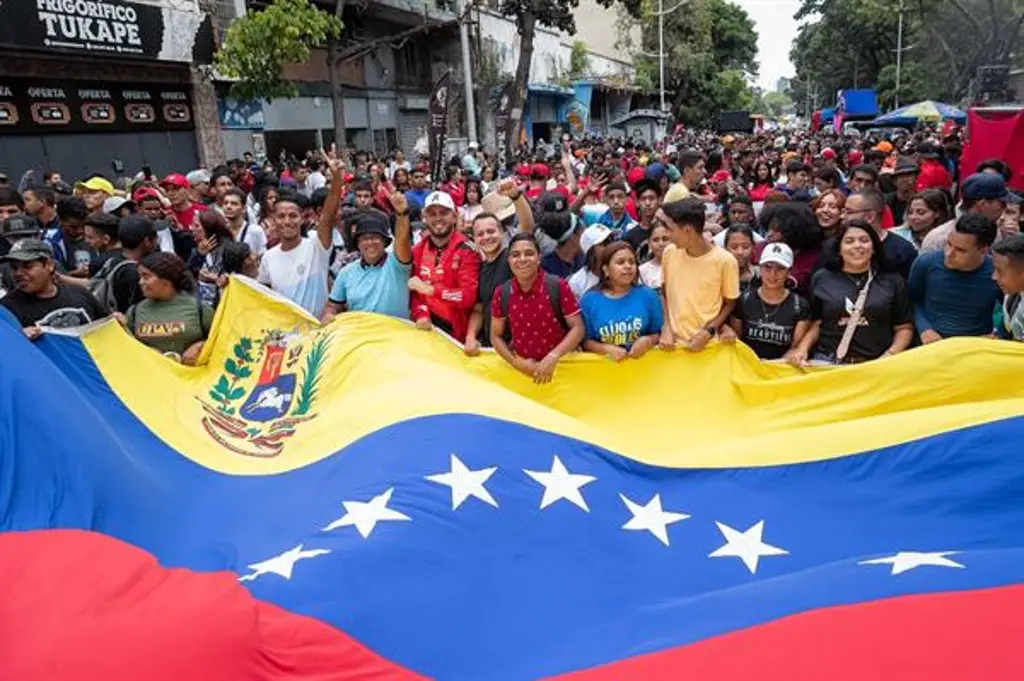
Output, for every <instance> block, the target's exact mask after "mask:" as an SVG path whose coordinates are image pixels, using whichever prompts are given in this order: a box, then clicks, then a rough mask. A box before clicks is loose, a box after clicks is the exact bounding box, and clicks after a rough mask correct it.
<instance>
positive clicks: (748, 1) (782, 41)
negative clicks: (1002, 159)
mask: <svg viewBox="0 0 1024 681" xmlns="http://www.w3.org/2000/svg"><path fill="white" fill-rule="evenodd" d="M732 1H733V2H734V3H735V4H737V5H739V6H740V7H742V8H743V9H745V10H747V14H749V15H750V18H751V19H753V20H754V23H755V24H756V28H757V36H758V37H757V48H758V55H757V61H758V63H759V64H760V65H761V69H760V77H759V78H758V83H759V84H760V85H761V87H762V88H764V89H765V90H772V89H774V88H775V81H776V80H778V79H779V77H780V76H785V77H787V78H791V77H792V76H793V65H792V64H790V63H789V47H790V45H791V44H792V42H793V38H795V37H796V29H797V22H796V21H794V20H793V15H794V14H796V10H797V8H798V7H800V0H732Z"/></svg>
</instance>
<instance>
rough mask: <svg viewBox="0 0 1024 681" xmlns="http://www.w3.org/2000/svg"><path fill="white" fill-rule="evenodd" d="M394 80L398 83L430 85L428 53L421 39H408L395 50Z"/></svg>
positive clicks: (425, 44) (419, 85)
mask: <svg viewBox="0 0 1024 681" xmlns="http://www.w3.org/2000/svg"><path fill="white" fill-rule="evenodd" d="M395 80H396V81H397V82H398V84H399V85H408V86H413V87H428V88H429V87H430V53H429V51H428V49H427V43H426V42H425V41H423V40H409V41H408V42H406V43H405V44H404V45H402V47H401V49H399V50H396V51H395Z"/></svg>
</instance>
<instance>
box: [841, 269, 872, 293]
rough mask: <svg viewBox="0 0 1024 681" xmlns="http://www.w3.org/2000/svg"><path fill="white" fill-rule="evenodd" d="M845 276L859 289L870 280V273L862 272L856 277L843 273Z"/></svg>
mask: <svg viewBox="0 0 1024 681" xmlns="http://www.w3.org/2000/svg"><path fill="white" fill-rule="evenodd" d="M843 274H845V275H846V276H847V278H848V279H849V280H850V281H852V282H853V285H854V286H856V287H857V288H858V289H859V288H860V287H861V286H863V285H864V282H865V281H867V280H868V274H869V272H861V273H859V274H856V275H853V274H850V273H849V272H843Z"/></svg>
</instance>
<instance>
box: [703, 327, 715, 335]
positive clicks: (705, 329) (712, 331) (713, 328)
mask: <svg viewBox="0 0 1024 681" xmlns="http://www.w3.org/2000/svg"><path fill="white" fill-rule="evenodd" d="M703 330H704V331H707V333H708V335H709V336H711V337H712V338H714V337H715V327H713V326H705V327H704V329H703Z"/></svg>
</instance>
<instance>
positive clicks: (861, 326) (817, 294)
mask: <svg viewBox="0 0 1024 681" xmlns="http://www.w3.org/2000/svg"><path fill="white" fill-rule="evenodd" d="M883 272H884V267H883V263H882V242H881V240H880V239H879V238H878V234H877V233H876V232H875V230H874V229H873V228H872V227H871V225H869V224H868V223H866V222H864V221H862V220H854V221H852V222H849V223H847V224H845V225H843V226H842V227H841V228H840V229H839V232H838V233H837V234H836V239H835V244H834V246H833V251H832V253H830V254H829V258H828V260H827V261H826V266H825V269H823V270H819V271H818V272H816V273H815V274H814V276H813V277H812V278H811V300H810V307H811V319H812V320H813V324H812V326H811V329H810V331H808V333H807V335H806V336H804V338H803V340H802V341H801V342H800V344H799V346H798V348H797V349H796V350H795V351H794V353H793V359H794V361H799V362H801V363H802V362H806V360H807V358H808V357H809V356H811V349H812V348H814V355H813V359H814V360H816V361H822V362H828V363H833V364H840V363H857V362H864V361H867V360H871V359H877V358H879V357H883V356H888V355H895V354H896V353H898V352H903V351H904V350H906V349H907V346H909V345H910V342H911V340H912V338H913V335H914V324H913V305H912V304H911V301H910V295H909V294H908V293H907V289H906V283H905V282H904V281H903V278H902V277H900V276H899V275H896V274H884V273H883ZM851 320H854V323H856V327H855V330H854V331H853V332H852V334H851V336H850V338H849V339H848V340H847V341H845V342H844V335H845V334H846V333H847V331H846V330H847V327H848V325H849V324H850V323H851Z"/></svg>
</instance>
